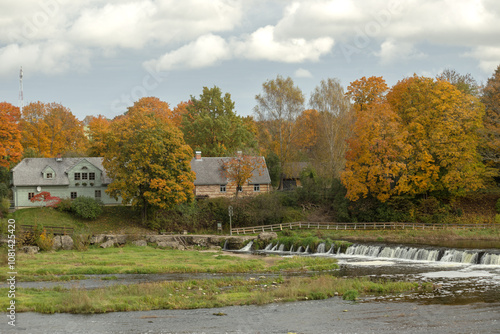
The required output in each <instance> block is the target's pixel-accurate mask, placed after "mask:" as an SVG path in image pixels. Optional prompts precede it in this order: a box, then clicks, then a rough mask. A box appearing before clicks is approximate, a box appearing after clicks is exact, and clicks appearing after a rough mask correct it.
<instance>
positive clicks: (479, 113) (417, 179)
mask: <svg viewBox="0 0 500 334" xmlns="http://www.w3.org/2000/svg"><path fill="white" fill-rule="evenodd" d="M387 100H388V102H389V103H390V104H391V106H392V108H393V109H394V111H395V112H396V113H397V114H398V115H399V116H400V118H401V122H402V125H403V127H404V129H406V130H407V131H408V133H409V135H408V139H407V143H408V144H409V145H411V147H412V152H411V155H410V157H409V158H408V162H407V165H408V178H407V180H406V182H407V193H410V194H421V193H427V192H429V191H443V190H444V191H447V192H449V193H452V194H460V193H464V192H466V191H471V190H476V189H479V188H481V187H483V185H484V173H485V169H484V165H483V164H482V163H481V161H480V157H479V155H478V153H477V146H478V143H479V139H478V135H477V131H478V129H480V128H481V127H482V117H483V114H484V106H483V105H482V104H481V103H480V101H479V100H478V99H477V98H476V97H474V96H472V95H470V94H465V93H463V92H462V91H460V90H459V89H457V88H456V87H454V86H453V85H452V84H450V83H449V82H447V81H442V80H437V81H436V80H433V79H431V78H425V77H418V76H413V77H410V78H406V79H404V80H402V81H400V82H399V83H398V84H396V85H395V86H394V87H393V88H392V89H391V92H390V93H389V94H388V95H387Z"/></svg>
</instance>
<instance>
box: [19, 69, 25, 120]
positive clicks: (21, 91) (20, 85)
mask: <svg viewBox="0 0 500 334" xmlns="http://www.w3.org/2000/svg"><path fill="white" fill-rule="evenodd" d="M23 107H24V94H23V67H22V66H21V69H20V70H19V111H20V112H23Z"/></svg>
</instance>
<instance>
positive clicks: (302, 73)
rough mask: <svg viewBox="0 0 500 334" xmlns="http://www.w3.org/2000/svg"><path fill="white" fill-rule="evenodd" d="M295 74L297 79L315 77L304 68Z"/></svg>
mask: <svg viewBox="0 0 500 334" xmlns="http://www.w3.org/2000/svg"><path fill="white" fill-rule="evenodd" d="M294 74H295V76H296V77H297V78H312V77H313V75H312V73H311V72H310V71H308V70H306V69H304V68H299V69H298V70H296V71H295V73H294Z"/></svg>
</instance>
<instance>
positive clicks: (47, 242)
mask: <svg viewBox="0 0 500 334" xmlns="http://www.w3.org/2000/svg"><path fill="white" fill-rule="evenodd" d="M36 245H37V246H38V247H40V249H41V250H43V251H49V250H52V246H53V245H54V238H53V236H52V235H50V234H47V231H46V230H45V229H44V230H43V232H42V234H40V235H39V236H38V237H37V238H36Z"/></svg>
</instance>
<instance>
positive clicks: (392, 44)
mask: <svg viewBox="0 0 500 334" xmlns="http://www.w3.org/2000/svg"><path fill="white" fill-rule="evenodd" d="M375 55H376V56H378V57H380V62H381V63H382V64H384V65H387V64H391V63H394V62H396V61H401V60H407V59H416V58H422V57H425V55H424V54H423V53H422V52H419V51H417V50H416V49H415V47H414V46H413V44H412V43H407V42H398V41H394V40H393V39H388V40H386V41H384V42H383V43H382V45H381V46H380V51H379V52H376V53H375Z"/></svg>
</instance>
